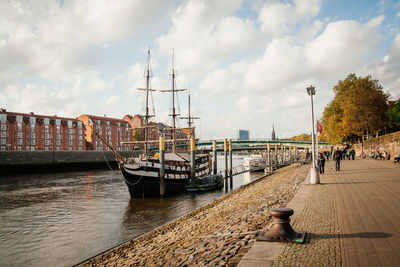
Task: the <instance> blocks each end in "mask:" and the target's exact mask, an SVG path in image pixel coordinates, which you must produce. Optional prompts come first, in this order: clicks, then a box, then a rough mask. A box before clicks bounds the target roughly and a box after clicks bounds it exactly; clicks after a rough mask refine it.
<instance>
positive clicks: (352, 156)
mask: <svg viewBox="0 0 400 267" xmlns="http://www.w3.org/2000/svg"><path fill="white" fill-rule="evenodd" d="M350 154H351V159H352V160H354V158H355V157H356V151H355V150H354V149H352V150H351V151H350Z"/></svg>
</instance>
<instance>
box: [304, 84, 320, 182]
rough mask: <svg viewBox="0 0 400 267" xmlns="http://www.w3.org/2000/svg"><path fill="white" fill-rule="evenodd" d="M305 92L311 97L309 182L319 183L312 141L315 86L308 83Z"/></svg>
mask: <svg viewBox="0 0 400 267" xmlns="http://www.w3.org/2000/svg"><path fill="white" fill-rule="evenodd" d="M307 94H308V95H309V96H310V97H311V122H312V136H311V140H312V153H311V160H312V164H311V170H310V184H319V172H318V170H317V167H316V166H315V142H314V104H313V95H315V87H314V86H312V85H310V86H309V87H307Z"/></svg>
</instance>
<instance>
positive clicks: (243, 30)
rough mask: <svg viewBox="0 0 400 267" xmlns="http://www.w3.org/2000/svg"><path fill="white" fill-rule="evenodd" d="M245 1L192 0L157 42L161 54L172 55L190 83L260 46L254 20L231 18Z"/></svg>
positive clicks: (182, 8) (175, 15) (181, 8)
mask: <svg viewBox="0 0 400 267" xmlns="http://www.w3.org/2000/svg"><path fill="white" fill-rule="evenodd" d="M241 3H242V1H204V0H189V1H186V2H184V3H183V4H182V6H180V7H179V8H178V9H177V11H176V13H175V14H174V16H173V18H172V27H171V29H170V30H169V31H168V33H167V34H165V35H162V36H161V37H159V38H158V39H157V43H158V45H159V48H160V51H161V52H162V53H164V54H166V55H171V51H172V48H175V58H176V60H175V62H176V65H177V68H178V69H181V70H182V71H181V73H184V74H185V75H184V77H182V78H180V79H181V81H182V79H183V82H184V83H185V82H186V83H187V82H189V81H190V80H191V79H194V78H196V77H202V76H203V75H204V74H205V73H207V72H208V71H210V70H211V69H213V68H215V67H216V66H218V64H221V62H222V61H223V60H225V59H227V58H229V57H230V56H233V55H235V54H236V53H238V52H240V51H243V50H247V49H251V48H256V47H260V41H262V36H260V35H259V34H258V31H257V29H256V25H255V22H254V21H251V20H250V19H240V18H238V17H235V16H232V15H230V13H231V12H232V11H234V10H235V9H237V8H239V7H240V5H241Z"/></svg>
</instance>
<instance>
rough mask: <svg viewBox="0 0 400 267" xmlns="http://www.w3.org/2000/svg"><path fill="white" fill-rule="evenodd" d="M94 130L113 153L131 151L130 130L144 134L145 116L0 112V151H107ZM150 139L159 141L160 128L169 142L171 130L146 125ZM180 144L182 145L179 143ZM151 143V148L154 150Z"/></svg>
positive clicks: (182, 135) (183, 133) (186, 131)
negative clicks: (75, 115)
mask: <svg viewBox="0 0 400 267" xmlns="http://www.w3.org/2000/svg"><path fill="white" fill-rule="evenodd" d="M90 126H92V127H94V128H95V129H96V131H97V132H98V134H99V135H101V137H102V138H103V139H104V140H105V141H106V142H107V143H108V144H109V145H110V146H112V147H113V148H114V149H116V150H130V149H132V145H126V144H122V142H132V141H133V133H132V129H135V128H139V129H141V131H143V137H144V128H142V127H143V126H144V117H143V116H141V115H139V114H136V115H134V116H131V115H125V116H124V117H123V119H115V118H107V117H100V116H94V115H87V114H82V115H80V116H79V117H78V118H64V117H57V116H46V115H36V114H34V113H30V114H25V113H16V112H7V111H6V110H4V109H1V110H0V151H1V150H3V151H4V150H14V151H22V150H29V151H40V150H44V151H52V150H54V151H61V150H67V151H72V150H98V151H101V150H109V148H108V147H107V146H106V145H105V144H104V143H103V142H102V141H101V140H100V139H99V138H98V137H96V136H95V134H94V131H93V130H92V128H91V127H90ZM149 126H150V128H149V140H158V139H159V137H160V129H162V132H161V133H162V134H163V135H164V137H165V138H166V139H167V140H168V139H172V131H171V127H170V126H167V125H165V124H162V123H156V122H150V123H149ZM189 132H190V131H189V129H182V130H177V132H176V138H177V139H186V138H188V135H189ZM179 143H185V141H180V142H178V144H179ZM156 146H158V145H157V144H151V145H150V147H156Z"/></svg>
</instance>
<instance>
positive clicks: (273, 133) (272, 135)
mask: <svg viewBox="0 0 400 267" xmlns="http://www.w3.org/2000/svg"><path fill="white" fill-rule="evenodd" d="M271 140H276V137H275V129H274V124H272V134H271Z"/></svg>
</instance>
